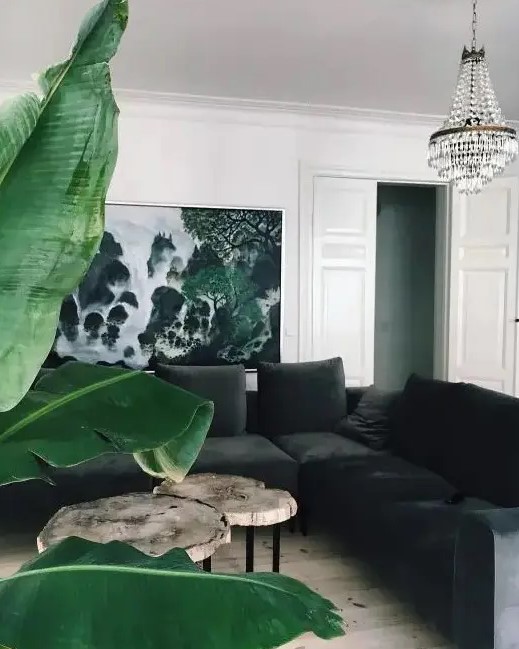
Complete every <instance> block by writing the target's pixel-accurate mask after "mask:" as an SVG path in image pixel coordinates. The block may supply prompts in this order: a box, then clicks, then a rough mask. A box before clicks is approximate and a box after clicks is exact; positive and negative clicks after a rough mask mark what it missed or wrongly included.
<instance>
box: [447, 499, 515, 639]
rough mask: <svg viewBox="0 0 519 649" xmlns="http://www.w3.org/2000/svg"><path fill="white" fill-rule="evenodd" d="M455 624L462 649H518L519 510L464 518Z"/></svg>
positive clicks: (456, 580) (457, 567)
mask: <svg viewBox="0 0 519 649" xmlns="http://www.w3.org/2000/svg"><path fill="white" fill-rule="evenodd" d="M453 624H454V639H455V642H456V646H457V647H458V649H518V648H519V508H513V509H489V510H485V511H479V512H474V513H471V514H467V516H466V517H464V518H463V520H462V523H461V526H460V529H459V532H458V538H457V542H456V555H455V576H454V599H453Z"/></svg>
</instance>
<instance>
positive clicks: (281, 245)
mask: <svg viewBox="0 0 519 649" xmlns="http://www.w3.org/2000/svg"><path fill="white" fill-rule="evenodd" d="M106 206H107V212H108V210H109V208H110V207H123V208H124V207H127V208H158V209H166V210H168V209H170V210H183V209H184V210H187V209H190V210H215V211H218V210H222V211H242V212H249V213H250V212H272V213H273V214H274V213H275V214H276V217H277V218H279V220H280V228H279V229H278V228H276V249H277V251H278V252H277V253H276V259H277V261H276V267H277V270H276V273H279V276H278V277H279V279H278V281H279V288H276V291H277V292H278V295H279V301H278V302H276V304H278V308H279V319H278V322H279V325H278V326H279V331H278V332H276V333H277V336H276V338H277V339H276V341H275V343H276V346H275V350H276V358H277V360H275V361H274V362H281V361H282V360H283V358H284V323H285V313H284V293H285V273H286V241H285V234H286V210H285V209H284V208H280V207H271V206H254V207H251V206H244V205H206V204H201V203H197V204H192V203H185V202H183V203H176V202H163V201H160V202H157V201H133V200H124V201H122V200H107V201H106ZM245 216H246V215H245ZM177 218H178V217H177ZM180 218H182V214H181V215H180ZM267 223H268V221H267ZM105 231H107V232H109V233H111V231H110V229H109V223H108V220H107V223H106V225H105ZM184 232H185V233H187V232H188V231H187V230H184ZM189 236H191V237H192V238H193V240H194V241H196V242H197V243H195V246H196V247H199V246H200V245H202V246H203V244H204V241H203V240H202V239H200V237H199V236H196V237H195V236H194V235H192V231H190V232H189ZM278 237H279V238H278ZM121 243H123V240H121ZM209 245H210V244H209ZM249 250H250V248H249ZM245 254H246V255H247V254H248V253H245ZM238 259H239V258H238ZM223 263H224V265H225V266H226V265H227V264H226V263H225V262H223ZM233 263H234V262H233ZM241 263H242V264H243V258H242V261H241ZM252 263H255V262H252ZM168 282H169V276H168ZM260 286H261V284H260ZM274 286H277V283H276V284H275V285H274ZM258 322H260V321H258ZM231 340H232V339H231ZM251 340H252V341H253V340H254V338H252V339H251ZM232 344H235V343H232ZM53 349H54V348H53ZM213 349H214V348H213ZM238 349H239V348H238ZM244 349H245V348H244ZM253 349H254V348H253ZM259 353H260V352H258V354H259ZM54 354H55V355H57V356H58V357H59V358H61V359H63V358H64V357H63V356H60V355H59V353H57V352H54ZM255 354H256V353H255ZM255 354H253V355H252V358H254V356H255ZM152 359H153V356H152V358H151V359H150V362H151V360H152ZM173 359H174V357H172V360H171V361H170V362H171V364H175V361H174V360H173ZM269 360H270V359H269ZM260 361H261V358H259V359H254V361H253V362H252V367H246V371H247V372H248V373H252V374H254V373H256V371H257V369H256V367H254V365H256V366H257V363H258V362H260ZM94 362H103V361H102V360H101V361H99V360H98V361H94ZM159 362H160V361H159ZM236 362H240V361H239V360H238V361H236ZM216 363H217V364H219V363H218V361H216ZM233 363H234V361H232V360H229V361H228V362H224V363H223V364H225V365H227V364H233ZM181 364H186V363H185V362H182V363H181ZM200 364H203V363H200ZM244 364H245V362H244ZM143 369H149V366H147V367H146V368H143Z"/></svg>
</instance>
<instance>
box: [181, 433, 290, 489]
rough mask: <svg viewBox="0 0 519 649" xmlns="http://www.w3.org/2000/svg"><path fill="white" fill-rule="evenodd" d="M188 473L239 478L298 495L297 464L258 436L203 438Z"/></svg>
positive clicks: (269, 442)
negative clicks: (263, 483)
mask: <svg viewBox="0 0 519 649" xmlns="http://www.w3.org/2000/svg"><path fill="white" fill-rule="evenodd" d="M191 473H224V474H231V475H240V476H244V477H246V478H255V479H256V480H262V481H263V482H265V484H266V485H267V487H271V488H274V489H286V490H287V491H289V492H290V493H291V494H293V495H296V494H297V474H298V466H297V462H296V461H295V460H294V459H292V458H291V457H290V456H289V455H287V454H286V453H284V452H283V451H282V450H281V449H280V448H278V447H277V446H275V445H274V444H273V443H272V442H271V441H269V440H268V439H266V438H265V437H262V436H261V435H243V436H240V437H211V438H208V439H206V441H205V444H204V446H203V447H202V450H201V451H200V455H199V456H198V458H197V460H196V462H195V464H194V466H193V468H192V470H191Z"/></svg>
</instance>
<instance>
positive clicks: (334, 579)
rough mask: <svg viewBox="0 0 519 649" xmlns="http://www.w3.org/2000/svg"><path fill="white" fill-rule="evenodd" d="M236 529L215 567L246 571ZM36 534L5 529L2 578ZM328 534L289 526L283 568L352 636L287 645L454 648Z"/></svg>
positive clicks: (260, 566) (265, 548)
mask: <svg viewBox="0 0 519 649" xmlns="http://www.w3.org/2000/svg"><path fill="white" fill-rule="evenodd" d="M242 532H243V530H240V529H237V530H236V529H234V530H233V542H232V543H231V544H230V545H228V546H224V547H222V548H220V549H219V550H218V552H217V554H216V556H215V557H214V558H213V570H215V571H221V572H235V571H242V570H244V566H245V535H244V534H243V533H242ZM34 538H35V535H33V534H30V535H29V534H14V533H9V534H7V533H3V534H0V577H4V576H7V575H9V574H11V573H13V572H15V571H16V570H17V569H18V568H19V566H20V565H21V564H22V563H23V562H24V561H26V560H28V559H29V558H31V557H32V556H34V555H35V554H36V548H35V543H34ZM271 548H272V540H271V536H270V533H269V530H267V529H264V530H259V531H258V533H257V535H256V565H255V569H256V570H257V571H261V570H263V571H269V570H270V569H271V560H272V551H271ZM343 551H344V550H343V549H341V552H339V551H338V548H337V547H336V546H335V544H334V542H333V540H332V539H330V538H329V537H328V536H327V535H325V534H322V533H317V532H316V533H314V534H312V535H310V536H309V537H307V538H304V537H302V536H301V535H300V534H299V533H296V534H290V533H289V532H288V530H283V538H282V546H281V557H282V558H281V570H282V572H283V573H285V574H287V575H290V576H291V577H294V578H296V579H299V580H300V581H303V582H304V583H306V584H307V585H308V586H310V587H311V588H313V589H314V590H316V591H318V592H319V593H321V594H322V595H323V596H324V597H327V598H328V599H331V600H332V601H333V602H334V603H335V604H336V605H337V606H338V608H339V609H340V610H341V614H342V615H343V617H344V621H345V624H346V632H347V633H346V636H345V637H343V638H337V639H336V640H332V641H329V642H325V641H323V640H320V639H318V638H315V637H313V636H310V635H309V636H304V637H302V638H299V639H298V640H296V641H294V642H291V643H290V644H289V645H287V646H286V649H325V648H327V649H379V648H380V649H382V648H383V649H448V648H449V649H450V646H449V644H448V643H447V641H446V640H445V639H444V638H443V637H442V636H440V635H439V634H438V633H436V632H435V631H433V630H432V629H430V628H428V626H427V625H426V624H425V623H424V622H423V620H421V619H420V618H418V617H417V616H416V614H415V613H414V612H413V611H412V610H411V609H410V608H409V607H408V606H407V605H405V604H404V603H402V602H399V601H398V600H397V599H396V598H395V596H394V594H393V593H391V592H389V591H388V590H387V589H386V588H384V586H383V584H381V583H380V582H379V581H378V580H377V579H376V577H375V576H374V575H373V574H371V573H370V571H369V569H368V568H367V567H366V566H365V565H364V564H363V563H362V562H361V561H359V560H358V559H356V558H355V557H353V556H344V555H343V554H342V552H343Z"/></svg>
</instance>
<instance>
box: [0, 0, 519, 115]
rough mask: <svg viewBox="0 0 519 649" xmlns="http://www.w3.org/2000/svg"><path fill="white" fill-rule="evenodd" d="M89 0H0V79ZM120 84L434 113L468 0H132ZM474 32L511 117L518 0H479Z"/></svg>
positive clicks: (24, 71) (18, 75)
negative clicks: (478, 20) (479, 16)
mask: <svg viewBox="0 0 519 649" xmlns="http://www.w3.org/2000/svg"><path fill="white" fill-rule="evenodd" d="M92 4H94V0H2V2H1V7H0V80H9V81H21V80H24V79H27V78H29V77H30V75H31V73H32V72H34V71H35V70H38V69H40V68H42V67H43V66H45V65H47V64H50V63H53V62H55V61H56V60H59V59H60V58H63V56H64V55H65V54H66V53H67V52H68V48H69V44H70V42H71V40H72V39H73V37H74V35H75V32H76V29H77V25H78V23H79V20H80V18H81V16H82V14H83V13H84V11H85V10H86V9H87V8H88V7H90V6H92ZM130 12H131V17H130V21H131V22H130V25H129V28H128V32H127V34H126V36H125V39H124V42H123V44H122V46H121V49H120V52H119V54H118V56H117V59H116V61H115V62H114V65H113V69H114V84H115V85H116V86H117V87H118V88H125V89H132V90H139V91H142V90H151V91H156V92H168V93H187V94H195V95H209V96H218V97H233V98H245V99H259V100H273V101H287V102H300V103H312V104H326V105H333V106H348V107H355V108H366V109H379V110H391V111H403V112H409V113H424V114H443V113H445V112H446V111H447V108H448V105H449V102H450V96H451V93H452V91H453V90H454V84H455V80H456V74H457V66H458V61H459V57H460V54H461V48H462V46H463V44H464V43H467V42H468V41H469V40H470V19H471V2H470V0H130ZM480 14H481V25H480V40H481V41H482V42H483V43H484V44H485V45H486V47H487V52H488V58H489V64H490V70H491V74H492V77H493V80H494V85H495V88H496V91H497V93H498V97H499V98H500V100H501V103H502V106H503V109H504V111H505V114H506V115H507V116H508V117H510V118H515V119H518V118H519V45H518V44H517V42H518V39H517V32H518V29H519V1H518V0H480Z"/></svg>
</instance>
